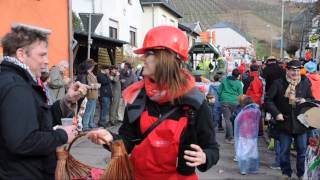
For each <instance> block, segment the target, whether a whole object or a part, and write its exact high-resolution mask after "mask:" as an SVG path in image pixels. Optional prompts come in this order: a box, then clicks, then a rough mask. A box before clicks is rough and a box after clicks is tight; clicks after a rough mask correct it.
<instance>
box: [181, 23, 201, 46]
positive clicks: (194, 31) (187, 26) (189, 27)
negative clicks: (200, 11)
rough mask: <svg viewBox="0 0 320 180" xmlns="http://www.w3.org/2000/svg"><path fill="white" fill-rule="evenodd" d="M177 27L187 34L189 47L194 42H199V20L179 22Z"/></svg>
mask: <svg viewBox="0 0 320 180" xmlns="http://www.w3.org/2000/svg"><path fill="white" fill-rule="evenodd" d="M178 27H179V29H181V30H182V31H184V32H185V34H186V35H187V37H188V41H189V48H191V47H192V45H194V44H195V42H201V39H200V35H199V33H200V32H202V28H201V26H200V22H199V21H198V22H196V23H179V25H178Z"/></svg>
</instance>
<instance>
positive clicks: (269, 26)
mask: <svg viewBox="0 0 320 180" xmlns="http://www.w3.org/2000/svg"><path fill="white" fill-rule="evenodd" d="M266 26H267V28H270V41H271V42H270V56H272V36H273V35H272V33H273V31H272V26H271V25H269V24H267V25H266Z"/></svg>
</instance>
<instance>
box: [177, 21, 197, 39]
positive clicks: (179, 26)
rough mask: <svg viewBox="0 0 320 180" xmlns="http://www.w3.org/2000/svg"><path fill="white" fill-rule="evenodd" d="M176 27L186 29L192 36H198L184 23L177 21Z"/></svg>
mask: <svg viewBox="0 0 320 180" xmlns="http://www.w3.org/2000/svg"><path fill="white" fill-rule="evenodd" d="M178 28H179V29H181V30H183V31H186V32H187V33H190V34H191V35H193V36H200V35H199V34H198V33H197V32H195V31H194V29H191V28H190V27H188V26H186V25H184V24H183V23H179V24H178Z"/></svg>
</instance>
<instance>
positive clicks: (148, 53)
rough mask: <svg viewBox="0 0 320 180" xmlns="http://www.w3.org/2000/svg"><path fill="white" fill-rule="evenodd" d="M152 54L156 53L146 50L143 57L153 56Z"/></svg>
mask: <svg viewBox="0 0 320 180" xmlns="http://www.w3.org/2000/svg"><path fill="white" fill-rule="evenodd" d="M151 55H155V53H154V51H151V50H147V51H146V52H144V54H143V57H145V58H146V57H148V56H151Z"/></svg>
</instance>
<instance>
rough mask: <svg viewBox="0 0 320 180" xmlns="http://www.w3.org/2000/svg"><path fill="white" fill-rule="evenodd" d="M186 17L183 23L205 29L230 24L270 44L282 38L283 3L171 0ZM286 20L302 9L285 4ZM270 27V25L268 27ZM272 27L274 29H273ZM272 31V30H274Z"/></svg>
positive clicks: (257, 0)
mask: <svg viewBox="0 0 320 180" xmlns="http://www.w3.org/2000/svg"><path fill="white" fill-rule="evenodd" d="M171 1H172V3H173V4H174V5H175V7H176V9H177V10H178V11H179V12H180V13H181V14H182V15H183V18H182V19H181V22H184V23H192V22H196V21H200V22H201V24H202V25H203V28H204V29H205V30H206V29H208V28H209V27H210V26H212V25H213V24H215V23H217V22H221V21H229V22H232V23H233V24H235V25H237V26H238V27H239V29H240V30H242V31H243V32H245V33H247V35H249V37H252V38H253V39H257V40H265V41H268V42H269V41H270V37H271V36H273V37H274V38H275V37H279V35H280V26H281V25H280V24H281V1H280V0H268V1H265V0H171ZM285 7H286V9H285V10H286V14H285V17H286V18H285V19H291V17H292V16H294V15H295V14H297V13H298V12H299V11H301V9H299V8H298V7H297V6H296V5H294V4H292V3H290V4H289V3H286V6H285ZM267 25H269V26H268V27H267ZM270 27H271V28H270ZM271 29H272V31H271Z"/></svg>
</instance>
